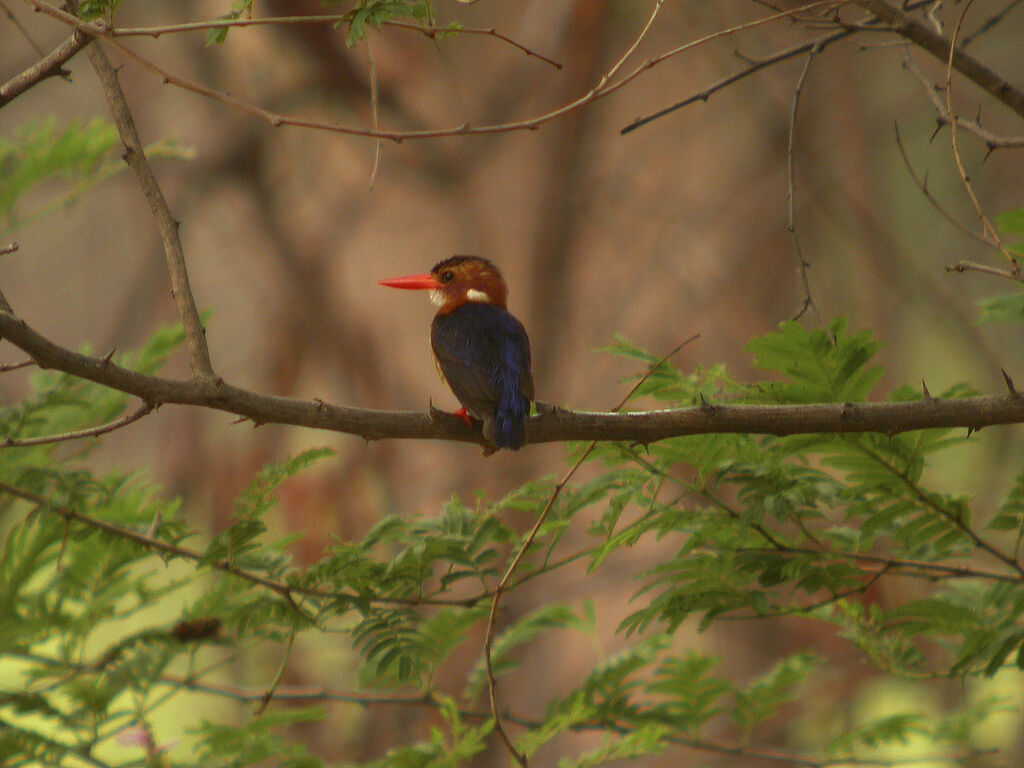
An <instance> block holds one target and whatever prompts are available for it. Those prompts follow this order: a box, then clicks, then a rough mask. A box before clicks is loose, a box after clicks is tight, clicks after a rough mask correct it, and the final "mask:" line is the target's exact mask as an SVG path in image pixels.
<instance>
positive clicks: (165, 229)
mask: <svg viewBox="0 0 1024 768" xmlns="http://www.w3.org/2000/svg"><path fill="white" fill-rule="evenodd" d="M86 55H87V56H88V57H89V62H90V63H91V64H92V66H93V69H94V70H96V74H97V75H98V76H99V79H100V83H101V84H102V86H103V93H104V95H105V96H106V98H107V103H108V104H109V105H110V111H111V114H112V115H113V117H114V123H115V124H116V125H117V131H118V133H119V134H120V135H121V141H122V142H123V143H124V147H125V155H124V159H125V162H127V163H128V165H129V166H131V169H132V170H133V171H134V172H135V176H136V178H137V179H138V181H139V185H140V186H141V187H142V192H143V194H144V195H145V196H146V200H147V201H148V202H149V206H150V208H151V209H152V211H153V216H154V218H155V219H156V223H157V228H158V229H159V230H160V237H161V239H162V240H163V245H164V255H165V257H166V258H167V269H168V272H169V273H170V276H171V293H172V294H173V296H174V300H175V302H176V303H177V305H178V313H179V315H180V316H181V321H182V324H183V325H184V327H185V334H186V336H187V338H188V351H189V364H190V365H191V367H192V373H193V375H195V376H197V377H202V378H207V379H215V375H214V372H213V364H212V363H211V362H210V350H209V348H208V347H207V345H206V330H205V329H204V328H203V324H202V321H201V320H200V319H199V310H198V309H197V308H196V302H195V298H194V296H193V294H192V286H191V285H190V283H189V279H188V268H187V267H186V265H185V253H184V251H183V250H182V247H181V238H180V237H179V236H178V222H177V220H175V218H174V216H172V215H171V210H170V208H168V206H167V200H166V199H164V194H163V192H162V191H161V190H160V185H159V183H158V182H157V180H156V176H155V175H154V174H153V170H152V169H151V168H150V167H149V162H148V161H147V160H146V153H145V150H144V149H143V146H142V141H141V140H140V139H139V134H138V131H136V130H135V121H134V119H133V118H132V114H131V110H130V109H129V107H128V101H127V100H126V99H125V97H124V92H123V91H122V90H121V84H120V83H119V82H118V78H117V70H115V69H114V67H113V66H112V65H111V63H110V61H109V60H108V59H107V55H106V54H105V53H104V52H103V49H102V48H100V47H99V45H98V44H97V45H92V46H89V48H88V49H87V50H86Z"/></svg>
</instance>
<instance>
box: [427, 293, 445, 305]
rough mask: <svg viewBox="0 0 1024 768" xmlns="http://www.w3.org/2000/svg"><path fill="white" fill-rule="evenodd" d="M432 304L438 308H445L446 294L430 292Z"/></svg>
mask: <svg viewBox="0 0 1024 768" xmlns="http://www.w3.org/2000/svg"><path fill="white" fill-rule="evenodd" d="M430 303H431V304H433V305H434V306H437V307H443V306H444V294H443V293H441V292H440V291H437V290H431V291H430Z"/></svg>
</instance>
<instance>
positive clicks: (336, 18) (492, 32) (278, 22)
mask: <svg viewBox="0 0 1024 768" xmlns="http://www.w3.org/2000/svg"><path fill="white" fill-rule="evenodd" d="M347 20H348V14H344V13H332V14H320V15H316V16H264V17H261V18H244V19H211V20H210V21H189V22H185V23H183V24H164V25H161V26H151V27H115V28H112V29H111V30H110V34H111V35H112V36H114V37H133V36H146V37H153V38H158V37H160V36H161V35H167V34H173V33H177V32H196V31H202V30H210V29H228V28H231V27H255V26H263V25H274V26H284V25H290V24H338V23H339V22H344V21H347ZM382 26H386V27H394V28H395V29H408V30H411V31H413V32H419V33H420V34H422V35H424V36H426V37H429V38H430V39H431V40H437V39H438V38H439V37H443V36H447V35H461V34H466V35H484V36H486V37H493V38H495V39H497V40H501V41H502V42H504V43H508V44H509V45H511V46H512V47H513V48H518V49H519V50H520V51H522V52H523V53H525V54H526V55H527V56H532V57H533V58H535V59H540V60H541V61H543V62H544V63H545V64H550V65H551V66H552V67H554V68H555V69H561V68H562V65H561V64H559V63H558V62H557V61H555V60H554V59H549V58H548V57H547V56H545V55H543V54H541V53H538V52H537V51H535V50H533V49H532V48H528V47H527V46H525V45H523V44H522V43H519V42H517V41H515V40H513V39H512V38H511V37H509V36H508V35H504V34H502V33H501V32H498V31H497V30H496V29H494V28H493V27H464V26H461V25H460V26H450V27H438V26H432V25H431V26H424V25H421V24H413V23H410V22H407V21H397V20H394V19H390V20H388V21H385V22H383V23H382Z"/></svg>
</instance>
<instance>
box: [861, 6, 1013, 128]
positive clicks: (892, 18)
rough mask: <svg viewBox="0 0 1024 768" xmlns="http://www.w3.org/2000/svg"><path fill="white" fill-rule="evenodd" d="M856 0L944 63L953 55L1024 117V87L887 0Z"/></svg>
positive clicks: (967, 73) (962, 69) (961, 68)
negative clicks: (1007, 78)
mask: <svg viewBox="0 0 1024 768" xmlns="http://www.w3.org/2000/svg"><path fill="white" fill-rule="evenodd" d="M853 1H854V2H855V3H856V4H857V5H859V6H861V7H862V8H864V9H866V10H868V11H871V13H873V14H874V15H875V16H876V17H877V18H878V19H879V20H880V21H883V22H885V23H886V24H888V25H889V27H890V29H891V31H893V32H895V33H896V34H898V35H900V36H901V37H903V38H905V39H907V40H909V41H910V42H912V43H913V44H914V45H916V46H917V47H919V48H921V49H922V50H925V51H927V52H928V53H930V54H931V55H932V56H934V57H935V58H937V59H938V60H939V61H941V62H942V63H943V64H945V63H947V61H949V60H950V58H952V67H953V69H955V70H956V71H957V72H959V73H960V74H961V75H963V76H964V77H966V78H967V79H968V80H971V81H972V82H973V83H975V85H978V86H979V87H981V88H983V89H984V90H986V91H988V92H989V93H990V94H991V95H992V96H994V97H995V98H996V99H998V100H999V101H1001V102H1002V103H1003V104H1005V105H1006V106H1007V107H1009V108H1010V109H1012V110H1013V111H1014V112H1016V113H1017V114H1018V115H1020V116H1021V117H1024V91H1022V90H1020V89H1018V88H1015V87H1014V86H1013V85H1011V84H1010V83H1009V82H1007V80H1006V79H1005V78H1003V77H1002V76H1001V75H999V74H998V73H996V72H994V71H993V70H991V69H989V68H988V67H986V66H985V65H984V64H982V63H981V62H980V61H978V60H977V59H976V58H974V57H973V56H971V55H970V54H969V53H966V52H965V51H964V50H963V48H957V49H955V50H952V55H951V43H950V41H949V40H947V39H946V38H945V37H943V36H942V35H940V34H938V33H937V32H935V31H933V30H931V29H929V28H928V27H927V26H926V25H925V24H922V23H921V22H920V21H918V20H917V19H915V18H914V17H912V16H910V15H909V14H907V13H905V12H904V11H903V10H901V9H900V8H898V7H896V6H895V5H893V4H891V3H888V2H885V0H853Z"/></svg>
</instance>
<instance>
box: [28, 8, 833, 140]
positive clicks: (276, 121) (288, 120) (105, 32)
mask: <svg viewBox="0 0 1024 768" xmlns="http://www.w3.org/2000/svg"><path fill="white" fill-rule="evenodd" d="M22 2H25V3H27V4H29V5H31V6H32V7H33V8H35V9H36V10H37V11H39V12H41V13H45V14H47V15H48V16H51V17H53V18H55V19H58V20H60V21H62V22H64V23H65V24H67V25H69V26H71V27H74V28H77V29H81V30H83V31H84V32H86V33H88V34H89V35H92V36H94V37H96V38H98V39H101V40H103V41H104V42H105V43H107V44H109V45H111V46H113V47H114V48H116V49H117V50H119V51H120V52H121V53H123V54H124V55H125V56H127V57H128V58H130V59H132V60H133V61H134V62H136V63H137V64H138V65H139V66H141V67H142V68H143V69H145V70H147V71H148V72H150V73H152V74H154V75H156V76H158V77H160V78H161V80H162V81H163V82H164V83H166V84H170V85H174V86H177V87H179V88H182V89H184V90H187V91H191V92H192V93H197V94H200V95H202V96H205V97H207V98H210V99H213V100H215V101H219V102H220V103H222V104H225V105H226V106H229V107H232V108H233V109H237V110H239V111H241V112H244V113H246V114H249V115H252V116H254V117H257V118H259V119H261V120H264V121H266V122H267V123H269V124H270V125H271V126H273V127H275V128H276V127H280V126H284V125H290V126H294V127H301V128H309V129H314V130H323V131H329V132H333V133H342V134H346V135H350V136H363V137H367V138H378V139H388V140H391V141H395V142H401V141H405V140H411V139H424V138H437V137H443V136H468V135H477V134H491V133H507V132H512V131H524V130H530V131H533V130H537V129H539V128H540V127H541V126H542V125H545V124H546V123H549V122H551V121H553V120H557V119H559V118H561V117H562V116H563V115H565V114H568V113H569V112H573V111H575V110H578V109H581V108H583V107H585V106H587V105H588V104H591V103H592V102H594V101H597V100H598V99H601V98H604V97H606V96H608V95H610V94H612V93H614V92H616V91H618V90H619V89H620V88H622V87H623V86H625V85H627V84H628V83H630V82H632V81H633V80H634V79H636V78H637V77H639V76H640V75H641V74H643V73H644V72H646V71H647V70H649V69H651V68H652V67H655V66H657V65H658V64H660V63H661V62H663V61H665V60H666V59H669V58H672V57H674V56H677V55H679V54H681V53H684V52H685V51H689V50H692V49H693V48H696V47H698V46H701V45H705V44H707V43H709V42H711V41H712V40H718V39H722V38H726V37H730V36H732V35H735V34H737V33H738V32H741V31H744V30H748V29H754V28H756V27H759V26H762V25H764V24H768V23H771V22H774V21H778V20H780V19H785V18H790V17H792V16H794V15H799V14H801V13H806V12H807V11H809V10H814V9H821V8H831V7H838V6H840V5H843V4H844V3H846V2H850V0H814V2H810V3H807V4H806V5H802V6H799V7H797V8H793V9H789V10H785V11H780V12H778V13H774V14H772V15H769V16H765V17H762V18H760V19H755V20H753V21H750V22H746V23H743V24H738V25H736V26H733V27H729V28H728V29H723V30H718V31H717V32H713V33H711V34H708V35H704V36H703V37H700V38H698V39H696V40H692V41H690V42H688V43H684V44H682V45H679V46H677V47H676V48H673V49H670V50H668V51H665V52H663V53H660V54H658V55H656V56H653V57H651V58H649V59H647V60H646V61H644V62H643V63H642V64H640V65H638V66H637V67H636V68H635V69H633V70H632V71H631V72H629V73H627V74H625V75H622V76H621V77H619V79H617V80H616V79H614V78H615V77H616V76H617V75H618V74H619V70H620V69H621V68H622V67H623V65H624V64H625V63H626V61H627V60H628V59H629V58H630V57H631V56H632V55H633V53H635V51H636V49H637V47H638V45H639V41H641V40H643V39H644V37H646V34H647V31H648V30H649V28H650V24H651V22H650V21H648V23H647V24H646V25H645V27H644V30H642V31H641V33H640V35H638V37H637V42H634V43H633V44H632V45H630V47H629V48H628V49H627V50H626V51H625V53H624V54H623V55H622V56H621V57H620V58H619V60H618V61H617V62H616V64H615V65H614V66H613V67H612V68H611V69H610V70H609V71H608V73H606V74H605V75H604V76H603V77H602V78H600V80H599V81H598V82H597V84H595V85H594V86H593V87H592V88H591V89H590V90H589V91H587V92H586V93H584V94H583V95H582V96H580V97H578V98H577V99H575V100H573V101H571V102H569V103H567V104H563V105H562V106H561V107H558V108H556V109H553V110H551V111H549V112H545V113H543V114H540V115H536V116H534V117H530V118H524V119H521V120H515V121H510V122H507V123H500V124H495V125H479V126H474V125H470V124H469V123H463V124H462V125H460V126H457V127H454V128H440V129H430V130H420V131H383V130H377V131H374V130H370V129H366V128H357V127H355V126H349V125H343V124H340V123H334V122H330V121H323V120H306V119H300V118H294V117H290V116H287V115H283V114H279V113H277V112H272V111H270V110H267V109H264V108H262V107H259V106H256V105H254V104H251V103H249V102H246V101H243V100H242V99H239V98H237V97H234V96H231V95H230V94H227V93H224V92H222V91H218V90H216V89H214V88H209V87H207V86H205V85H202V84H200V83H195V82H192V81H190V80H187V79H185V78H182V77H178V76H177V75H174V74H172V73H170V72H168V71H166V70H164V69H163V68H161V67H159V66H158V65H156V64H154V63H153V62H152V61H150V60H149V59H147V58H145V57H143V56H141V55H139V54H138V53H136V52H135V51H133V50H132V49H130V48H128V47H127V46H125V45H124V44H122V43H121V42H120V41H119V40H118V39H116V38H115V36H114V35H112V34H111V32H110V30H109V29H107V28H106V27H104V26H102V25H99V24H94V23H89V22H85V21H82V20H81V19H79V18H77V17H76V16H74V15H72V14H70V13H67V12H66V11H63V10H61V9H59V8H56V7H55V6H53V5H50V4H49V3H46V2H43V1H42V0H22ZM663 2H664V0H656V2H655V5H654V8H655V12H654V13H653V14H652V17H653V16H654V15H656V9H658V8H660V7H661V4H662V3H663Z"/></svg>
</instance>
